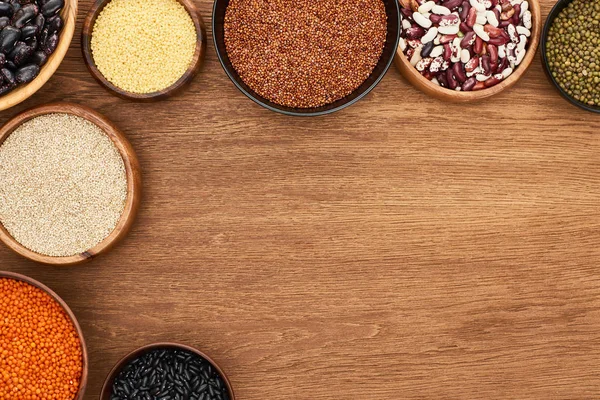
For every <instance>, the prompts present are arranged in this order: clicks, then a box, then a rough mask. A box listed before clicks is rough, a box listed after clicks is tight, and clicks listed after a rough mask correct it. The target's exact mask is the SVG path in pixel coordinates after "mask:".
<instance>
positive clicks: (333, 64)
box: [212, 0, 400, 116]
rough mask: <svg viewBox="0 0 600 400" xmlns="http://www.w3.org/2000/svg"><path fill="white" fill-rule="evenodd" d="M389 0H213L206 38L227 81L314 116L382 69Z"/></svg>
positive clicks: (393, 19) (256, 97)
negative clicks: (210, 31)
mask: <svg viewBox="0 0 600 400" xmlns="http://www.w3.org/2000/svg"><path fill="white" fill-rule="evenodd" d="M399 24H400V16H399V6H398V3H397V0H364V1H361V2H356V1H353V0H341V1H335V2H332V1H329V0H275V1H267V0H258V1H243V0H216V1H215V2H214V8H213V18H212V27H213V38H214V43H215V48H216V50H217V55H218V57H219V60H220V62H221V65H222V66H223V69H224V70H225V73H226V74H227V75H228V76H229V78H230V79H231V81H232V82H233V83H234V84H235V86H236V87H237V88H238V89H239V90H240V91H241V92H242V93H243V94H245V95H246V96H247V97H249V98H250V99H252V100H253V101H254V102H256V103H258V104H259V105H261V106H263V107H265V108H267V109H269V110H271V111H276V112H280V113H283V114H287V115H297V116H316V115H322V114H328V113H331V112H334V111H338V110H341V109H342V108H344V107H347V106H349V105H351V104H354V103H356V102H357V101H359V100H360V99H361V98H363V97H364V96H366V95H367V94H368V93H369V92H370V91H371V90H372V89H374V88H375V86H377V84H378V83H379V81H380V80H381V79H382V78H383V76H384V75H385V73H386V72H387V70H388V69H389V67H390V65H391V63H392V61H393V58H394V54H395V52H396V48H397V43H398V35H399Z"/></svg>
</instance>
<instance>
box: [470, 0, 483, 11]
mask: <svg viewBox="0 0 600 400" xmlns="http://www.w3.org/2000/svg"><path fill="white" fill-rule="evenodd" d="M469 4H471V7H474V8H475V9H476V10H477V11H485V4H484V2H483V0H469Z"/></svg>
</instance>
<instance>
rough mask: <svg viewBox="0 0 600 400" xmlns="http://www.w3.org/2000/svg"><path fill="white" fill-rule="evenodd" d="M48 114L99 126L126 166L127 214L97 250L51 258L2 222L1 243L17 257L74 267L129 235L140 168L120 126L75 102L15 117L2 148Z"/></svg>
mask: <svg viewBox="0 0 600 400" xmlns="http://www.w3.org/2000/svg"><path fill="white" fill-rule="evenodd" d="M46 114H69V115H75V116H78V117H81V118H85V119H86V120H88V121H90V122H92V123H93V124H95V125H96V126H98V127H99V128H100V129H101V130H102V131H103V132H104V133H105V134H106V136H107V137H108V138H109V139H110V140H111V141H112V143H113V144H114V146H115V147H116V149H117V150H118V152H119V155H120V156H121V158H122V159H123V163H124V165H125V174H126V178H127V197H126V199H125V207H124V209H123V213H122V214H121V217H120V218H119V220H118V221H117V224H116V226H115V228H114V229H113V230H112V232H111V233H110V234H109V235H108V236H107V237H105V238H104V239H103V240H102V241H101V242H100V243H98V244H97V245H95V246H94V247H93V248H91V249H89V250H87V251H84V252H83V253H79V254H75V255H71V256H64V257H54V256H47V255H44V254H40V253H37V252H35V251H32V250H30V249H28V248H27V247H25V246H23V245H22V244H21V243H19V242H18V241H17V240H16V239H15V238H14V237H12V235H11V234H10V233H9V232H8V231H7V230H6V228H5V227H4V225H3V224H2V222H1V221H0V241H2V242H4V244H5V245H6V246H8V248H10V249H11V250H13V251H14V252H16V253H17V254H20V255H21V256H23V257H25V258H28V259H30V260H32V261H36V262H39V263H42V264H47V265H53V266H70V265H75V264H80V263H83V262H85V261H89V260H90V259H92V258H94V257H96V256H98V255H100V254H103V253H105V252H107V251H108V250H110V249H111V248H112V247H113V246H115V245H116V244H117V243H118V242H119V241H120V240H122V239H123V238H124V237H125V235H126V234H127V233H128V232H129V230H130V228H131V226H132V224H133V221H134V220H135V216H136V214H137V211H138V208H139V205H140V196H141V173H140V166H139V162H138V159H137V156H136V154H135V152H134V150H133V147H132V146H131V144H130V143H129V141H128V140H127V138H126V137H125V135H124V134H123V133H122V132H121V131H120V130H119V128H117V127H116V125H114V124H113V123H112V122H111V121H110V120H109V119H108V118H106V117H105V116H104V115H102V114H100V113H99V112H97V111H95V110H92V109H91V108H89V107H85V106H82V105H79V104H74V103H64V102H58V103H49V104H44V105H41V106H38V107H33V108H30V109H28V110H25V111H23V112H21V113H19V114H17V115H15V116H14V117H12V118H11V119H10V120H9V121H8V122H6V123H5V124H4V125H2V127H0V146H1V145H2V143H4V141H5V140H6V139H7V138H8V137H9V136H10V135H11V134H12V133H13V132H14V130H15V129H17V128H18V127H19V126H21V125H22V124H23V123H24V122H27V121H29V120H31V119H33V118H36V117H39V116H41V115H46Z"/></svg>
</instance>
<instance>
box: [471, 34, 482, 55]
mask: <svg viewBox="0 0 600 400" xmlns="http://www.w3.org/2000/svg"><path fill="white" fill-rule="evenodd" d="M473 51H474V52H475V54H483V40H482V39H481V38H480V37H479V36H477V37H476V38H475V44H473Z"/></svg>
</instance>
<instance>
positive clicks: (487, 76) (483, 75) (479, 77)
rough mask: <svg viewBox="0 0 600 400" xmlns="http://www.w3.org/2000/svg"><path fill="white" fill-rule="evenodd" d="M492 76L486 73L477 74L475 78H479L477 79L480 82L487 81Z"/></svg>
mask: <svg viewBox="0 0 600 400" xmlns="http://www.w3.org/2000/svg"><path fill="white" fill-rule="evenodd" d="M491 77H492V76H491V75H485V74H477V75H475V79H477V81H479V82H485V81H487V80H488V79H490V78H491Z"/></svg>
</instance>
